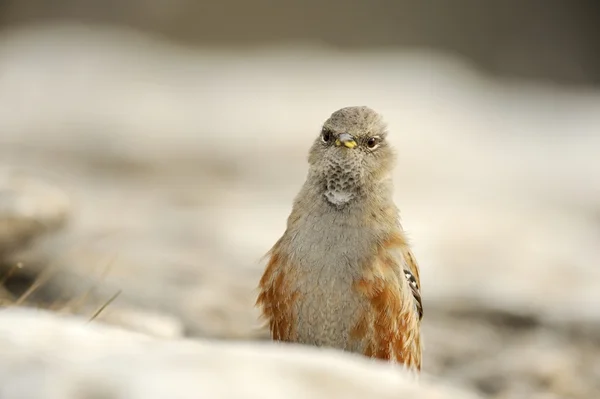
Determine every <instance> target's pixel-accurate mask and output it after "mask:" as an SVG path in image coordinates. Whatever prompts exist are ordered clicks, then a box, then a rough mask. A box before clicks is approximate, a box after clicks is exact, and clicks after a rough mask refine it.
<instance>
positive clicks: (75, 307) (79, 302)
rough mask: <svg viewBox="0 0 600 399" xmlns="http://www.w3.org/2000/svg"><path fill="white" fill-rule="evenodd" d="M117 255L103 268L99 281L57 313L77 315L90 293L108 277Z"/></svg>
mask: <svg viewBox="0 0 600 399" xmlns="http://www.w3.org/2000/svg"><path fill="white" fill-rule="evenodd" d="M117 257H118V254H115V255H114V256H113V257H112V258H111V259H110V260H109V261H108V262H107V263H106V266H105V268H104V270H103V271H102V273H101V274H100V276H99V280H98V281H96V283H95V284H94V285H92V286H91V287H90V288H89V289H88V290H86V291H85V292H84V293H83V295H81V296H79V297H77V298H74V299H72V300H70V301H68V302H67V303H66V304H65V305H64V306H63V307H62V308H61V309H59V311H60V312H61V313H67V312H68V313H77V312H78V311H79V310H80V309H81V308H82V307H83V305H84V304H85V302H86V301H87V299H88V298H89V296H90V294H91V293H92V292H94V291H95V290H96V289H97V288H98V285H99V283H100V282H102V281H104V279H105V278H106V276H107V275H108V273H109V272H110V270H111V269H112V266H113V265H114V264H115V262H116V260H117Z"/></svg>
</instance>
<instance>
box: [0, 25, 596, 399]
mask: <svg viewBox="0 0 600 399" xmlns="http://www.w3.org/2000/svg"><path fill="white" fill-rule="evenodd" d="M307 29H310V27H307ZM531 57H535V55H534V54H532V55H531ZM589 79H590V80H592V81H593V80H594V79H593V77H589ZM347 105H369V106H371V107H373V108H374V109H376V110H378V111H380V112H381V113H382V114H383V115H384V117H385V118H386V120H387V121H388V124H389V128H390V132H391V133H390V139H391V140H392V141H393V143H394V145H395V146H396V148H397V152H398V166H397V168H396V173H395V184H396V194H395V196H396V200H397V204H398V205H399V207H400V209H401V212H402V216H403V223H404V226H405V228H406V230H407V231H408V233H409V237H410V239H411V241H412V243H413V246H414V249H415V253H416V256H417V258H418V259H419V262H420V265H421V270H422V286H423V297H424V305H425V318H424V340H425V346H426V348H425V362H424V373H425V375H426V378H425V380H426V381H425V382H424V383H423V386H422V387H420V388H418V387H415V386H414V385H411V384H410V383H409V382H406V381H404V380H399V379H398V378H399V372H398V373H397V371H396V370H393V371H392V372H390V370H388V369H387V367H385V366H383V365H376V364H371V362H368V361H364V360H363V359H354V358H353V357H352V356H343V354H338V353H330V352H328V351H326V352H325V353H324V354H320V353H319V351H316V350H311V349H309V348H297V349H295V350H293V351H292V350H291V349H290V352H289V353H288V352H284V351H278V350H277V349H276V348H272V346H273V345H269V344H268V343H264V342H263V343H258V342H255V343H252V342H249V343H247V344H244V345H240V344H234V343H228V342H221V343H218V344H217V343H216V342H213V341H212V340H211V339H214V340H220V339H223V340H245V341H257V340H262V339H264V338H266V333H265V331H264V330H261V329H260V322H259V321H258V320H257V312H256V310H255V309H254V308H253V304H254V299H255V295H256V290H255V288H256V284H257V281H258V278H259V276H260V274H261V271H262V267H263V266H264V264H263V263H262V262H261V257H262V256H263V255H264V253H265V252H266V251H267V250H268V249H269V248H270V246H271V245H272V244H273V243H274V242H275V241H276V240H277V239H278V238H279V236H280V235H281V233H282V232H283V229H284V228H285V222H286V218H287V215H288V213H289V211H290V209H291V203H292V200H293V197H294V195H295V194H296V192H297V191H298V189H299V187H300V186H301V184H302V183H303V180H304V177H305V173H306V169H307V165H306V159H305V156H306V153H307V150H308V148H309V146H310V144H311V142H312V140H313V139H314V137H315V136H316V134H318V132H319V129H320V123H322V122H323V120H325V119H326V118H327V117H328V116H329V114H330V113H331V112H333V111H334V110H336V109H338V108H340V107H343V106H347ZM0 168H1V169H0V170H1V174H0V262H1V263H2V266H1V268H0V283H1V286H0V301H2V303H4V304H7V305H8V307H9V309H4V310H2V311H0V353H1V355H0V397H3V398H4V397H7V398H8V397H39V398H48V399H50V398H51V399H54V398H61V399H62V398H69V399H70V398H78V397H90V396H85V395H88V394H91V393H94V394H96V395H100V394H103V395H107V396H102V397H107V398H121V397H127V398H138V397H139V398H142V397H143V398H162V397H182V398H183V397H186V398H187V397H198V396H197V395H196V394H197V393H198V392H203V395H202V397H206V398H209V397H214V398H217V397H232V398H233V397H259V395H261V396H260V397H261V398H265V397H281V396H280V395H281V392H285V391H287V392H293V393H295V394H296V395H298V396H293V395H291V394H290V395H288V396H286V397H290V398H291V397H315V398H318V397H323V398H325V397H327V398H329V397H347V398H350V397H357V398H359V397H363V398H365V397H369V398H379V397H381V398H387V397H390V398H392V397H398V396H397V395H398V394H399V393H402V392H403V394H402V395H400V396H402V397H422V398H468V397H470V396H469V395H470V394H468V393H467V392H472V393H473V395H474V396H473V397H475V395H481V396H482V397H489V398H507V399H517V398H532V399H538V398H539V399H541V398H544V399H546V398H596V397H599V396H600V341H599V340H598V337H599V336H600V268H599V266H600V265H599V264H598V263H599V259H600V205H599V204H600V201H599V200H600V91H597V90H595V89H593V88H591V86H590V87H587V86H579V87H578V88H573V87H569V86H560V85H553V84H550V83H548V82H546V83H536V82H535V81H527V80H518V79H512V80H508V79H501V78H492V77H490V76H487V75H484V74H482V73H481V72H479V71H478V70H477V69H476V68H474V67H473V66H472V64H470V63H468V62H467V61H465V59H464V58H460V57H458V56H456V55H451V54H449V53H438V52H434V51H430V50H423V49H412V50H410V51H409V50H404V51H399V50H390V49H378V50H373V49H372V50H364V49H363V50H360V51H358V50H357V51H354V52H339V51H333V50H331V49H328V48H326V47H318V46H317V47H315V46H310V45H308V44H304V45H297V44H282V45H280V46H275V45H274V46H272V47H267V48H260V49H252V48H245V49H240V48H237V49H231V48H229V49H224V48H220V49H217V48H213V49H207V48H193V47H181V46H178V45H176V44H174V43H172V42H167V41H161V40H159V39H158V38H157V37H150V36H145V35H144V34H142V33H139V32H136V31H133V30H126V29H116V28H107V27H101V26H99V25H98V26H92V25H82V24H66V23H64V24H57V25H47V26H33V27H31V26H30V27H28V28H16V27H15V28H12V29H5V30H4V31H3V32H2V34H1V36H0ZM115 297H116V299H114V298H115ZM111 299H114V300H112V301H111ZM107 302H110V303H109V304H108V306H106V308H104V309H102V311H101V312H100V313H99V315H97V317H95V318H94V321H93V322H92V323H91V324H89V325H87V326H84V325H83V323H84V322H85V321H86V320H87V319H89V318H91V317H94V315H95V313H97V312H98V310H99V308H100V307H102V305H103V304H106V303H107ZM16 305H27V306H31V305H39V306H41V307H44V308H50V309H52V311H53V312H55V313H69V314H76V315H80V316H81V319H80V320H79V319H75V320H71V319H69V318H67V319H65V318H64V316H60V317H59V315H56V318H52V316H51V315H47V314H45V313H40V314H37V313H35V312H33V313H30V312H25V310H22V311H20V310H19V308H18V307H17V306H16ZM103 324H108V325H113V328H109V327H108V326H106V327H103V326H102V325H103ZM115 327H119V328H121V329H122V328H125V329H127V330H133V331H135V332H137V333H142V334H143V335H138V334H134V333H131V332H129V333H128V332H124V331H121V330H116V329H114V328H115ZM148 336H150V337H148ZM152 337H154V338H152ZM157 337H158V338H159V339H157ZM190 337H191V338H194V339H204V340H206V341H203V342H204V343H194V342H190V341H188V340H186V339H184V338H190ZM165 339H166V340H167V342H165ZM320 355H322V356H323V357H322V358H321V357H319V356H320ZM182 359H185V361H183V360H182ZM48 376H52V377H51V378H48ZM445 384H453V385H457V386H458V389H461V390H462V391H459V392H454V391H453V390H451V389H450V388H445V387H444V386H443V385H445ZM278 390H281V391H278ZM18 395H21V396H18ZM28 395H29V396H28ZM69 395H70V396H69ZM78 395H80V396H78ZM111 395H112V396H111ZM136 395H137V396H136ZM185 395H188V396H185ZM227 395H229V396H227ZM269 395H271V396H269ZM319 395H320V396H319ZM436 395H437V396H436ZM94 397H100V396H94Z"/></svg>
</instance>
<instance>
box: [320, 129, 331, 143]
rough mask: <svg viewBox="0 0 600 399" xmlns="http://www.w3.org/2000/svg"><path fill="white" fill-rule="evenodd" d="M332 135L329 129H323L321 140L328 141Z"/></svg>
mask: <svg viewBox="0 0 600 399" xmlns="http://www.w3.org/2000/svg"><path fill="white" fill-rule="evenodd" d="M332 137H333V135H332V134H331V132H330V131H329V130H323V133H321V140H323V143H329V142H330V141H331V138H332Z"/></svg>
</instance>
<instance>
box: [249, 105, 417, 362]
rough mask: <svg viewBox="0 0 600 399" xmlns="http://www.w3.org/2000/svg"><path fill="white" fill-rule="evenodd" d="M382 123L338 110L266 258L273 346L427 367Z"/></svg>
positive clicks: (264, 290)
mask: <svg viewBox="0 0 600 399" xmlns="http://www.w3.org/2000/svg"><path fill="white" fill-rule="evenodd" d="M386 137H387V128H386V125H385V123H384V122H383V120H382V118H381V116H380V115H379V114H378V113H377V112H375V111H374V110H372V109H370V108H368V107H365V106H360V107H347V108H342V109H340V110H338V111H336V112H334V113H333V114H332V115H331V116H330V117H329V119H327V120H326V121H325V123H324V125H323V129H322V131H321V133H320V134H319V136H318V137H317V139H316V140H315V141H314V143H313V145H312V147H311V149H310V152H309V156H308V162H309V165H310V167H309V170H308V176H307V179H306V182H305V183H304V186H303V187H302V189H301V190H300V193H299V194H298V195H297V197H296V199H295V200H294V205H293V209H292V213H291V214H290V216H289V217H288V221H287V228H286V230H285V232H284V234H283V236H282V237H281V238H280V239H279V240H278V241H277V242H276V243H275V245H274V246H273V248H272V249H271V250H270V251H269V254H268V256H269V262H268V265H267V267H266V270H265V272H264V274H263V276H262V278H261V280H260V283H259V290H260V293H259V296H258V299H257V305H258V306H259V307H260V308H261V310H262V315H263V317H264V318H265V319H266V320H267V321H268V324H269V329H270V333H271V337H272V339H273V340H275V341H285V342H296V343H301V344H306V345H314V346H324V347H333V348H338V349H341V350H345V351H350V352H356V353H361V354H363V355H365V356H368V357H373V358H379V359H386V360H389V361H391V362H395V363H401V364H403V365H405V366H406V367H407V368H409V369H412V370H416V371H419V370H420V369H421V355H422V348H421V333H420V328H421V318H422V317H423V306H422V303H421V294H420V279H419V267H418V265H417V262H416V261H415V257H414V256H413V254H412V252H411V249H410V246H409V244H408V243H407V240H406V237H405V235H404V232H403V229H402V226H401V224H400V221H399V216H398V209H397V208H396V206H395V204H394V201H393V198H392V180H391V172H392V169H393V167H394V160H395V155H394V152H393V150H392V148H391V147H390V144H389V143H388V142H387V140H386Z"/></svg>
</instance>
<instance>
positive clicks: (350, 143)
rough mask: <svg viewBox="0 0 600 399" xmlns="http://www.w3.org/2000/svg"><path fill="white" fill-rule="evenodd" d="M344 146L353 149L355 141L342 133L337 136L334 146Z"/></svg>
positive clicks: (350, 136)
mask: <svg viewBox="0 0 600 399" xmlns="http://www.w3.org/2000/svg"><path fill="white" fill-rule="evenodd" d="M342 144H343V145H344V146H346V147H347V148H354V147H356V145H357V144H356V141H355V140H354V137H352V135H350V134H348V133H342V134H340V135H339V136H338V138H337V139H336V140H335V145H336V146H338V147H339V146H340V145H342Z"/></svg>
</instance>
